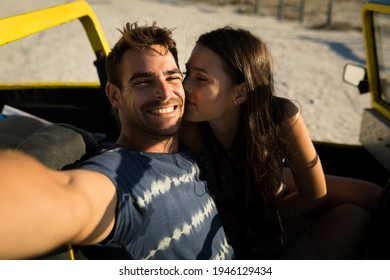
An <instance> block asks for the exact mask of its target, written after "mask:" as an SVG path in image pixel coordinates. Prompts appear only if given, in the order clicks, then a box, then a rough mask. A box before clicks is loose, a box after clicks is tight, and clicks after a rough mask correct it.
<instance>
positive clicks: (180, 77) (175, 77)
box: [167, 75, 183, 82]
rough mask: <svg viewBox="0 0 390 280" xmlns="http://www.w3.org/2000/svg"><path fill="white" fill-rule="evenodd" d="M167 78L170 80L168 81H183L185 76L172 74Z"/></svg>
mask: <svg viewBox="0 0 390 280" xmlns="http://www.w3.org/2000/svg"><path fill="white" fill-rule="evenodd" d="M167 80H168V81H177V82H181V81H182V80H183V76H181V75H177V76H171V77H168V79H167Z"/></svg>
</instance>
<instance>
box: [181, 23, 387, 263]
mask: <svg viewBox="0 0 390 280" xmlns="http://www.w3.org/2000/svg"><path fill="white" fill-rule="evenodd" d="M271 61H272V60H271V55H270V53H269V51H268V49H267V46H266V45H265V43H264V42H263V41H261V40H260V39H259V38H257V37H255V36H254V35H253V34H251V33H250V32H249V31H247V30H243V29H238V28H237V29H234V28H232V27H225V28H220V29H216V30H214V31H211V32H209V33H206V34H203V35H201V36H200V37H199V39H198V41H197V43H196V46H195V47H194V49H193V51H192V53H191V56H190V58H189V60H188V62H187V64H186V68H187V71H186V77H185V80H184V88H185V90H186V111H185V116H184V118H185V121H186V122H185V125H183V129H182V133H181V137H182V138H181V139H182V140H183V141H184V142H185V143H186V144H187V145H188V146H190V147H191V148H192V149H193V151H194V152H195V154H196V156H197V158H198V161H199V164H200V166H201V169H202V171H203V174H204V176H205V179H206V180H207V182H208V185H209V187H210V189H211V191H212V192H213V194H214V196H215V200H216V203H217V206H218V210H219V212H220V214H221V216H222V219H223V223H224V226H225V230H226V233H227V235H228V236H229V238H230V241H231V243H232V244H233V246H234V247H235V250H236V253H237V255H238V256H239V257H240V256H241V257H244V258H251V257H254V258H258V257H279V256H280V253H281V250H282V248H285V244H286V242H287V243H288V241H289V240H288V239H289V238H288V237H290V236H291V234H292V233H294V232H295V231H296V230H295V229H296V228H297V227H296V225H297V224H298V223H297V221H301V220H302V219H298V217H302V215H305V218H306V216H308V214H309V213H311V212H313V211H314V210H317V209H319V207H320V206H321V207H324V205H326V203H327V202H326V200H327V199H328V200H330V202H332V201H333V197H330V198H328V196H329V195H327V193H328V194H332V196H333V195H336V194H337V193H336V191H334V190H333V187H340V185H341V186H343V184H346V186H347V187H346V189H345V190H343V191H342V192H341V193H345V192H346V193H348V192H349V191H351V192H352V190H353V189H352V188H351V186H352V184H351V183H350V182H351V181H349V179H347V178H340V177H331V178H330V180H332V184H328V186H327V178H326V177H325V176H324V173H323V170H322V166H321V162H320V159H319V157H318V155H317V153H316V150H315V148H314V146H313V144H312V141H311V139H310V137H309V134H308V131H307V128H306V125H305V122H304V119H303V116H302V114H301V112H300V110H299V107H298V106H297V105H296V104H294V103H293V102H292V101H290V100H287V99H284V98H280V97H277V96H275V94H274V81H273V69H272V62H271ZM285 161H286V162H285ZM285 166H288V167H289V169H285ZM286 182H287V184H285V183H286ZM359 184H360V189H361V191H362V193H361V195H360V196H358V197H357V198H356V199H355V198H354V200H351V201H349V200H348V195H345V196H343V197H340V198H339V200H340V201H338V202H337V203H336V202H335V203H333V202H332V203H333V205H332V206H334V208H332V210H331V211H329V212H326V213H325V214H324V216H323V222H322V223H320V219H317V220H316V222H315V224H313V225H311V226H310V234H309V235H310V237H311V238H312V239H313V240H314V241H315V242H316V243H317V245H316V247H318V249H319V254H321V257H320V258H322V257H324V258H325V257H327V258H343V257H345V258H350V257H352V254H355V253H356V252H352V249H351V247H354V246H350V245H351V244H352V245H356V244H358V243H359V242H360V241H361V238H362V236H361V234H360V232H362V229H363V228H364V227H365V226H366V224H367V222H368V219H369V214H368V211H367V210H365V209H364V208H363V207H366V206H367V208H370V207H374V205H375V203H376V200H377V198H378V197H379V195H380V191H381V188H380V187H379V186H376V185H374V184H370V183H368V182H359ZM286 185H287V186H288V189H287V187H286ZM368 197H369V198H370V200H368V199H366V198H368ZM334 200H336V199H334ZM347 203H353V205H347ZM336 206H337V207H336ZM338 213H341V215H339V214H338ZM346 215H347V216H346ZM281 220H283V223H282V222H281ZM345 220H348V221H349V222H352V221H353V222H354V223H353V224H352V225H350V227H349V229H347V231H346V232H344V233H342V234H341V235H342V236H343V237H342V239H343V238H346V239H349V241H348V242H350V244H349V245H348V246H347V245H345V246H346V247H345V248H342V249H340V250H341V251H340V250H338V249H335V250H333V249H330V247H329V244H328V242H326V241H329V240H331V239H330V238H331V237H332V236H335V237H337V238H340V236H341V235H340V231H338V229H337V228H338V227H339V226H341V225H345V224H344V222H345ZM291 221H294V222H293V223H291ZM286 224H289V225H290V226H289V227H288V234H286V232H285V228H284V225H286ZM304 225H305V226H304V228H306V219H305V223H304ZM298 228H299V230H298V232H299V233H301V230H300V228H301V227H298ZM316 229H321V230H316ZM336 229H337V231H336ZM324 230H327V231H328V232H329V234H327V235H326V236H325V235H324V234H323V233H322V232H323V231H324ZM353 232H359V234H355V235H354V236H352V234H353ZM343 234H344V235H343ZM275 237H276V238H275ZM352 237H353V238H352ZM337 238H336V239H337ZM336 239H335V242H338V241H337V240H336ZM340 243H343V242H340ZM254 244H257V245H256V246H258V248H259V250H257V252H254V250H253V248H254V247H256V246H255V245H254ZM264 244H265V245H264ZM321 244H324V246H322V245H321ZM325 244H326V245H325ZM342 246H344V245H342ZM321 247H323V248H321ZM275 248H277V249H275ZM259 251H260V255H259ZM313 257H314V256H313ZM316 257H319V256H316Z"/></svg>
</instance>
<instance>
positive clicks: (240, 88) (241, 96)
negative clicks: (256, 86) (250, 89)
mask: <svg viewBox="0 0 390 280" xmlns="http://www.w3.org/2000/svg"><path fill="white" fill-rule="evenodd" d="M246 98H247V91H246V85H245V83H241V84H239V85H236V86H235V87H234V105H240V104H242V103H243V102H244V101H245V100H246Z"/></svg>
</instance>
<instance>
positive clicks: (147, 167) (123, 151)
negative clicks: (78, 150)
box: [78, 144, 234, 259]
mask: <svg viewBox="0 0 390 280" xmlns="http://www.w3.org/2000/svg"><path fill="white" fill-rule="evenodd" d="M78 168H81V169H87V170H93V171H97V172H100V173H103V174H105V175H106V176H107V177H108V178H110V179H111V181H112V182H113V183H114V185H115V186H116V189H117V197H118V205H117V210H116V211H117V213H116V224H115V227H114V230H113V232H112V233H111V235H110V236H109V238H107V240H105V241H104V242H103V243H102V244H99V245H96V246H92V247H89V249H91V251H92V252H93V258H98V259H99V258H100V259H122V258H128V259H232V258H233V256H234V254H233V250H232V248H231V246H230V245H229V244H228V243H227V240H226V237H225V234H224V231H223V228H222V225H221V222H220V220H219V216H218V215H217V211H216V206H215V203H214V201H213V199H212V198H211V196H210V194H209V193H208V191H207V188H206V184H205V182H204V181H201V180H200V179H199V168H198V166H197V164H196V163H195V160H194V159H193V157H192V156H191V154H190V153H188V152H180V153H176V154H165V153H145V152H136V151H132V150H129V149H127V148H124V147H121V146H118V145H116V144H106V145H103V146H102V147H101V149H99V151H98V152H97V154H95V155H94V156H93V157H91V158H90V159H88V160H86V161H84V162H82V163H80V165H79V166H78ZM87 252H88V251H87ZM86 255H87V256H88V254H86ZM89 257H90V256H89Z"/></svg>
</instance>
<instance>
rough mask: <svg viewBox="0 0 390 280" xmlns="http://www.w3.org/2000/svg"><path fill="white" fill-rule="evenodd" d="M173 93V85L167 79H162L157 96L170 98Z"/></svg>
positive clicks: (156, 92)
mask: <svg viewBox="0 0 390 280" xmlns="http://www.w3.org/2000/svg"><path fill="white" fill-rule="evenodd" d="M172 95H173V89H172V86H171V85H170V84H169V83H168V82H167V81H160V82H158V83H157V86H156V90H155V96H156V97H157V98H158V99H160V100H167V99H170V98H171V97H172Z"/></svg>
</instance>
